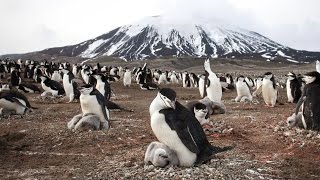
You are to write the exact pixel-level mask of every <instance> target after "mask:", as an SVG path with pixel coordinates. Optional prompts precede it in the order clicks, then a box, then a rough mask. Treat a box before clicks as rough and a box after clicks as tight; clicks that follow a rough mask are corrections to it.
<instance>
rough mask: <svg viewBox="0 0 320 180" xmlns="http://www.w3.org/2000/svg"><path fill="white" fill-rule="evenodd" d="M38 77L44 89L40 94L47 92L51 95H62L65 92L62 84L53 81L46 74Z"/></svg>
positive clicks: (43, 94)
mask: <svg viewBox="0 0 320 180" xmlns="http://www.w3.org/2000/svg"><path fill="white" fill-rule="evenodd" d="M40 79H41V86H42V88H43V90H44V92H43V93H42V94H41V96H45V95H46V94H47V93H51V94H52V95H53V96H62V95H63V94H64V93H65V91H64V89H63V86H62V85H61V84H60V83H59V82H57V81H53V80H51V79H50V78H49V77H47V76H40Z"/></svg>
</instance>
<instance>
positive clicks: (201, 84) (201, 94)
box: [199, 74, 205, 98]
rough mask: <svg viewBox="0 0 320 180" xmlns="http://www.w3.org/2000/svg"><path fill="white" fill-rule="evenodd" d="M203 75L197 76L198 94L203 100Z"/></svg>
mask: <svg viewBox="0 0 320 180" xmlns="http://www.w3.org/2000/svg"><path fill="white" fill-rule="evenodd" d="M204 82H205V75H204V74H200V75H199V93H200V97H201V98H204V91H205V89H204V88H205V84H204Z"/></svg>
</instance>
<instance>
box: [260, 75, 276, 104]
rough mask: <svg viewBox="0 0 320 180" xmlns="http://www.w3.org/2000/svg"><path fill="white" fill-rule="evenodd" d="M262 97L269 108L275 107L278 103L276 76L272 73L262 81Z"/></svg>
mask: <svg viewBox="0 0 320 180" xmlns="http://www.w3.org/2000/svg"><path fill="white" fill-rule="evenodd" d="M261 88H262V97H263V99H264V102H265V103H266V104H267V106H270V107H274V106H275V104H276V102H277V96H278V90H277V87H276V82H275V79H274V76H273V74H272V73H271V72H267V73H265V74H264V75H263V81H262V86H261Z"/></svg>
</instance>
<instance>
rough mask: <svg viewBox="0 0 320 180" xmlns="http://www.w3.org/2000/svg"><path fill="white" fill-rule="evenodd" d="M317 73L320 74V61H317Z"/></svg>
mask: <svg viewBox="0 0 320 180" xmlns="http://www.w3.org/2000/svg"><path fill="white" fill-rule="evenodd" d="M316 71H317V72H318V73H320V61H318V60H317V61H316Z"/></svg>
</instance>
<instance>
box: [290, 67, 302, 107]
mask: <svg viewBox="0 0 320 180" xmlns="http://www.w3.org/2000/svg"><path fill="white" fill-rule="evenodd" d="M287 76H288V79H287V83H286V88H287V97H288V102H289V103H297V102H298V100H299V99H300V97H301V93H302V92H301V86H302V85H301V83H300V81H299V80H298V78H297V76H296V75H295V74H294V73H293V72H289V73H288V74H287Z"/></svg>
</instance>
